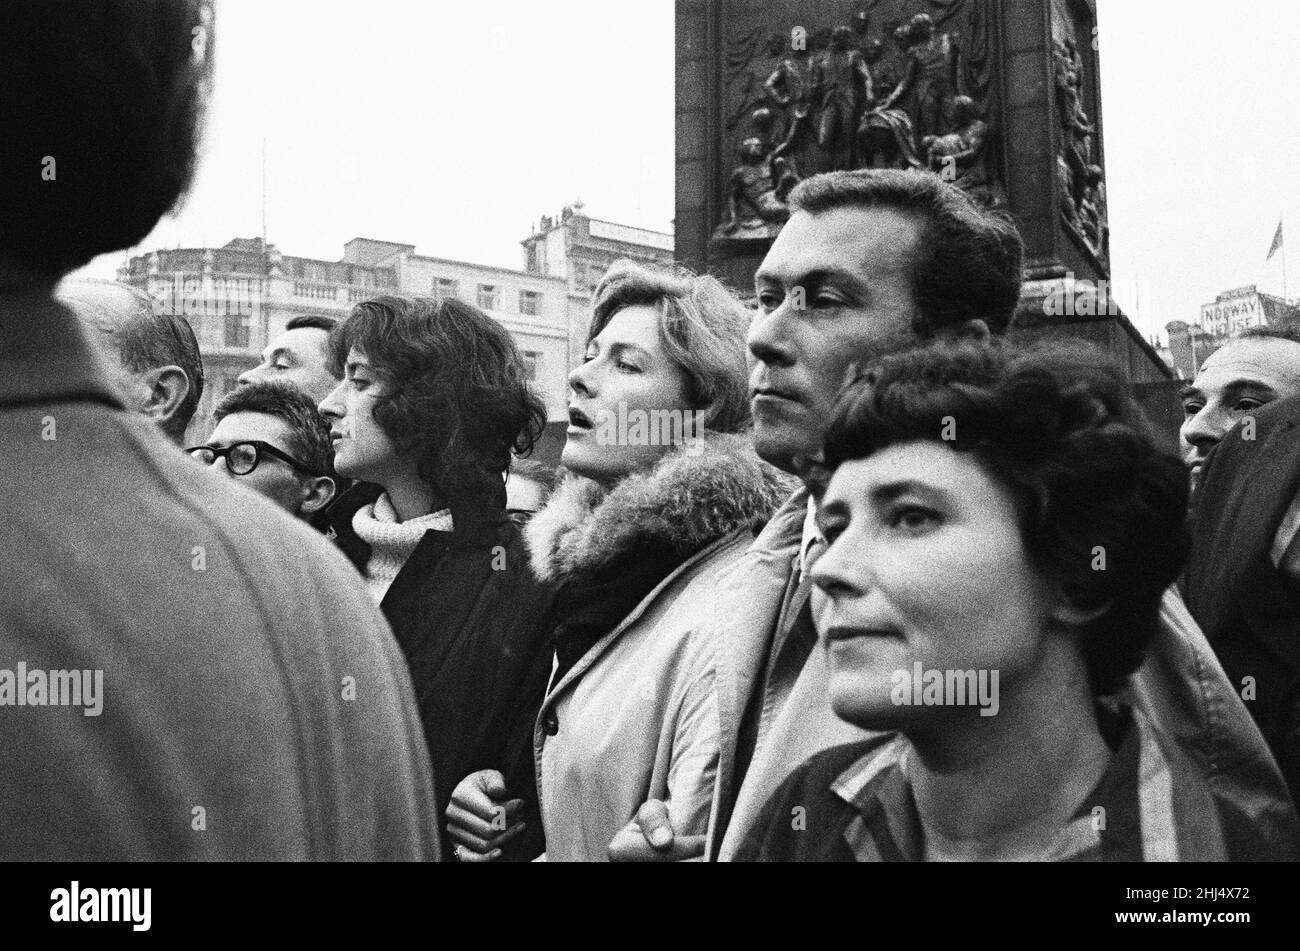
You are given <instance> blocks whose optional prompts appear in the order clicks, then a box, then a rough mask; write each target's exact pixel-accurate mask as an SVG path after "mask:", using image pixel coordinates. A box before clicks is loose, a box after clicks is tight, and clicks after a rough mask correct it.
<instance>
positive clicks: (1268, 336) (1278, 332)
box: [1228, 326, 1300, 343]
mask: <svg viewBox="0 0 1300 951" xmlns="http://www.w3.org/2000/svg"><path fill="white" fill-rule="evenodd" d="M1234 340H1290V341H1291V342H1292V343H1300V327H1295V326H1289V327H1247V328H1246V329H1245V330H1243V331H1241V333H1238V334H1234V335H1233V336H1232V337H1231V338H1229V340H1228V342H1229V343H1231V342H1232V341H1234Z"/></svg>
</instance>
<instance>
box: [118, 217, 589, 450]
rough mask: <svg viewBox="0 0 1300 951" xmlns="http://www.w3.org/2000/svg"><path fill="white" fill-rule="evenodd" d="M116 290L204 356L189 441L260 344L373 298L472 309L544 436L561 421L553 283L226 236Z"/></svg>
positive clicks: (353, 247)
mask: <svg viewBox="0 0 1300 951" xmlns="http://www.w3.org/2000/svg"><path fill="white" fill-rule="evenodd" d="M118 280H120V281H122V282H123V283H127V284H131V285H133V286H135V287H139V288H141V289H143V290H144V291H145V292H146V293H147V294H149V295H150V296H151V297H152V298H154V300H155V301H157V302H158V305H159V306H160V307H163V308H167V309H169V310H170V312H172V313H178V314H182V315H184V316H185V317H186V318H187V319H188V320H189V322H190V324H191V326H192V327H193V328H194V332H195V335H196V336H197V338H198V341H199V349H200V350H201V352H202V354H203V368H204V375H205V377H206V385H205V387H204V394H203V399H202V402H201V403H200V404H199V408H198V411H197V412H196V413H195V417H194V422H193V423H192V424H191V430H190V433H189V435H190V436H197V437H198V438H200V439H201V438H202V437H203V436H205V435H206V434H207V432H208V431H209V430H210V428H211V425H212V422H211V413H212V408H213V406H214V405H215V404H216V403H217V401H219V400H220V399H221V397H222V396H224V395H225V394H226V393H228V392H230V390H232V389H234V387H235V386H236V385H237V381H238V377H239V374H241V373H243V372H244V371H245V370H247V369H249V368H250V367H253V366H255V365H256V364H257V363H258V362H260V359H261V357H260V354H261V353H262V351H263V350H264V349H265V348H266V346H267V344H268V342H269V341H270V340H272V339H274V338H275V337H276V336H277V335H279V334H280V333H282V332H283V331H284V328H285V325H286V324H287V323H288V322H289V320H290V319H292V318H293V317H296V316H299V315H303V314H325V315H328V316H331V317H337V318H340V319H341V318H343V317H346V316H347V314H348V313H349V311H350V310H351V308H352V307H353V305H354V304H356V303H358V302H359V301H363V300H368V299H369V298H372V297H375V296H378V295H380V294H405V295H411V296H421V297H438V298H441V297H458V298H460V299H461V300H464V301H467V302H469V303H471V304H475V305H477V306H478V307H479V308H480V309H481V310H483V311H485V312H486V313H487V314H488V315H489V316H491V317H493V318H494V319H496V320H498V321H499V322H500V323H501V324H502V325H503V326H505V327H506V328H507V329H508V330H509V331H510V332H511V334H512V335H513V336H514V339H515V343H516V344H517V345H518V347H519V349H520V351H521V352H522V353H523V355H524V358H525V360H526V361H527V363H528V367H529V373H530V376H531V378H532V381H533V383H534V385H535V386H536V387H537V389H538V391H539V393H540V394H541V395H542V397H543V399H544V400H545V402H546V409H547V419H548V421H550V422H551V423H552V424H554V425H553V426H551V427H548V428H551V429H553V428H555V427H560V431H561V432H562V431H563V429H562V426H561V424H562V423H563V422H564V421H565V420H567V411H566V408H565V407H566V403H567V395H568V383H567V377H568V372H569V348H568V326H569V315H568V308H569V295H568V285H567V283H566V282H565V281H564V280H563V279H562V278H558V277H551V276H548V275H545V274H527V273H524V272H522V271H514V270H511V269H508V268H495V267H486V266H483V265H478V264H470V263H466V262H461V261H448V260H444V259H441V258H432V257H426V256H424V255H419V254H416V253H415V247H414V245H409V244H398V243H395V242H390V241H376V240H373V239H370V238H354V239H352V240H351V241H349V242H348V243H347V244H346V245H345V246H344V254H343V259H342V260H340V261H321V260H316V259H313V258H301V257H293V256H290V255H285V254H282V253H281V252H280V251H279V249H278V248H276V246H275V245H274V244H268V245H266V246H263V243H262V241H261V239H257V238H236V239H235V240H233V241H231V242H229V243H228V244H226V245H225V246H224V247H221V248H180V249H174V250H160V251H154V252H152V253H150V254H146V255H141V256H139V257H134V258H131V259H130V260H129V261H128V262H127V263H126V264H125V265H124V266H123V267H122V268H120V269H119V271H118Z"/></svg>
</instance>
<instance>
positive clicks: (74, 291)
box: [58, 280, 203, 442]
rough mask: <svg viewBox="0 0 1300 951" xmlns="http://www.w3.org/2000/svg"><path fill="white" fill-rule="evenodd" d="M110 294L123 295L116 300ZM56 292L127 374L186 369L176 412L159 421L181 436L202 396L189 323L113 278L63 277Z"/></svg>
mask: <svg viewBox="0 0 1300 951" xmlns="http://www.w3.org/2000/svg"><path fill="white" fill-rule="evenodd" d="M113 294H121V295H122V300H121V302H120V303H119V302H118V301H117V300H115V299H114V298H113V297H112V295H113ZM58 296H59V298H60V299H61V300H63V301H64V302H65V303H66V304H68V306H70V307H71V308H72V309H73V311H75V312H76V314H77V316H78V317H79V318H80V319H81V320H82V322H83V323H86V324H88V325H90V326H92V327H93V328H94V329H96V330H98V331H100V332H101V333H103V334H104V335H105V336H107V337H108V339H109V340H110V341H111V342H112V344H113V347H114V349H115V350H116V351H117V355H118V359H119V360H120V361H121V363H122V366H124V367H125V368H126V369H128V370H130V371H131V372H132V373H147V372H148V371H150V370H156V369H158V368H159V367H167V366H176V367H180V368H181V369H182V370H184V371H185V376H186V377H188V378H189V391H188V392H187V393H186V394H185V399H184V400H183V401H182V402H181V405H180V406H179V407H177V410H176V413H175V414H174V415H173V416H172V417H171V418H170V419H168V420H166V421H164V422H163V423H162V424H161V428H162V430H163V432H165V433H166V434H167V435H168V436H169V437H171V438H172V439H173V440H175V441H177V442H180V441H181V440H182V439H184V437H185V430H186V428H188V427H189V425H190V420H191V419H193V418H194V412H195V410H196V409H198V406H199V400H200V399H201V398H202V396H203V357H202V355H201V354H200V353H199V342H198V340H197V339H195V336H194V328H192V327H191V326H190V324H189V321H187V320H186V319H185V318H184V317H182V316H180V315H179V314H170V313H166V312H164V311H163V309H161V308H158V307H156V306H154V305H155V302H154V300H153V299H152V298H150V297H149V296H148V295H147V294H145V293H144V291H142V290H140V289H139V288H137V287H132V286H130V285H129V284H120V283H118V282H116V281H97V280H79V281H67V282H64V283H63V284H62V285H61V286H60V287H59V294H58Z"/></svg>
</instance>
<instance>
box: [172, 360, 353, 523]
mask: <svg viewBox="0 0 1300 951" xmlns="http://www.w3.org/2000/svg"><path fill="white" fill-rule="evenodd" d="M212 415H213V418H214V419H215V420H216V421H217V425H216V428H215V429H213V430H212V435H211V436H209V437H208V440H207V442H205V443H204V444H203V445H202V446H195V447H193V448H192V449H190V450H189V452H190V454H191V455H193V456H194V457H195V458H196V459H198V460H199V461H200V462H202V463H204V464H205V465H209V466H212V467H214V468H216V469H217V470H218V471H220V472H224V473H225V474H226V475H227V476H229V477H230V478H232V479H235V480H236V481H237V482H240V483H241V484H243V485H245V486H247V487H248V488H250V489H253V490H254V491H255V492H260V493H261V494H262V495H264V496H266V497H267V498H268V499H270V500H271V501H272V502H274V503H275V504H276V505H278V506H280V507H281V508H282V509H284V510H285V511H287V512H289V513H290V514H291V515H295V516H297V517H299V518H304V519H305V518H309V517H311V516H312V515H314V514H316V513H317V512H319V511H320V510H321V509H323V508H325V506H327V505H329V503H330V502H331V500H333V498H334V491H335V483H334V478H333V476H334V450H333V449H332V448H331V447H330V438H329V424H328V423H327V422H326V421H325V418H324V417H323V416H321V414H320V411H319V410H317V409H316V404H315V403H313V402H312V400H311V398H310V397H309V396H307V395H306V394H305V393H303V392H302V391H301V390H299V389H298V388H297V387H294V386H291V385H289V384H287V383H282V382H271V383H250V384H248V385H247V386H241V387H239V388H238V389H236V390H234V391H233V392H231V393H228V394H226V396H225V397H224V398H223V399H222V400H221V402H220V403H218V404H217V408H216V409H215V410H214V411H213V414H212Z"/></svg>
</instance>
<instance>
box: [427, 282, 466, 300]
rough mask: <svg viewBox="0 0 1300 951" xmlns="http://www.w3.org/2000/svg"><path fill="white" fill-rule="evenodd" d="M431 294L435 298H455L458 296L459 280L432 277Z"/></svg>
mask: <svg viewBox="0 0 1300 951" xmlns="http://www.w3.org/2000/svg"><path fill="white" fill-rule="evenodd" d="M433 296H434V298H435V299H437V300H440V301H441V300H455V299H456V298H458V297H460V281H456V280H452V279H451V278H449V277H435V278H434V279H433Z"/></svg>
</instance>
